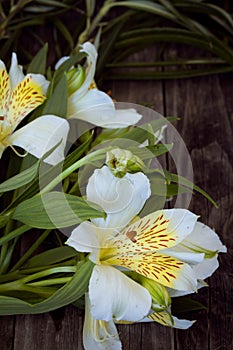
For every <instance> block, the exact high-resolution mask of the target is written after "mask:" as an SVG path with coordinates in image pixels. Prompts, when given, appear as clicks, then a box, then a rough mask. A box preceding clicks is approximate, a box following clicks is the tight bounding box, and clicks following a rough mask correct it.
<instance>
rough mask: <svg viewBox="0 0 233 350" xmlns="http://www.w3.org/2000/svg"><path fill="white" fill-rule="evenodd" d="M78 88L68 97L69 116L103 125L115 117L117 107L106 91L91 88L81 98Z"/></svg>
mask: <svg viewBox="0 0 233 350" xmlns="http://www.w3.org/2000/svg"><path fill="white" fill-rule="evenodd" d="M79 90H80V89H78V90H77V91H76V92H74V93H73V94H72V95H71V96H70V97H69V99H68V111H67V115H68V118H69V119H70V118H76V119H80V120H84V121H86V122H89V123H92V124H94V125H98V126H102V125H103V124H104V123H106V120H107V122H108V121H109V120H110V121H111V120H113V119H114V115H115V108H114V103H113V101H112V99H111V98H110V97H109V96H108V95H107V94H105V93H104V92H102V91H100V90H97V89H91V90H88V91H87V92H86V94H85V95H84V96H82V97H81V98H79V97H78V96H77V95H78V94H79Z"/></svg>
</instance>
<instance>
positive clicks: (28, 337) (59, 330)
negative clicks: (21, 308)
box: [14, 306, 83, 350]
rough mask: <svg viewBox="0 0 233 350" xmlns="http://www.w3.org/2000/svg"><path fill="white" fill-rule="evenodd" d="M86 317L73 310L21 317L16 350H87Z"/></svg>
mask: <svg viewBox="0 0 233 350" xmlns="http://www.w3.org/2000/svg"><path fill="white" fill-rule="evenodd" d="M82 324H83V317H82V315H80V312H79V311H78V309H77V308H74V307H72V306H69V307H67V308H64V309H59V310H57V311H56V312H55V313H46V314H42V315H21V316H17V319H16V327H15V339H14V350H28V349H32V350H42V349H46V350H73V349H77V350H83V346H82Z"/></svg>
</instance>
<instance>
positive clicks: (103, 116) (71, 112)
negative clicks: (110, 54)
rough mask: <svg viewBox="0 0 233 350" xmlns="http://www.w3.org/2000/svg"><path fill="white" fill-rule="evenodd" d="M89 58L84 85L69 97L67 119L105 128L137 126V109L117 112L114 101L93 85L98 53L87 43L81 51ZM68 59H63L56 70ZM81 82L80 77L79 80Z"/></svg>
mask: <svg viewBox="0 0 233 350" xmlns="http://www.w3.org/2000/svg"><path fill="white" fill-rule="evenodd" d="M80 51H81V52H85V53H86V54H87V55H88V56H87V68H86V71H85V79H84V81H83V83H82V85H81V86H80V87H79V88H78V89H77V90H76V91H75V92H73V93H72V94H71V95H70V96H69V97H68V110H67V118H68V119H71V118H75V119H80V120H84V121H87V122H89V123H92V124H94V125H97V126H100V127H103V128H111V129H115V128H125V127H127V126H130V125H134V124H136V123H137V122H138V121H139V120H140V119H141V117H142V116H141V115H140V114H138V113H137V112H136V110H135V109H133V108H130V109H120V110H116V109H115V106H114V103H113V101H112V99H111V98H110V97H109V96H108V95H107V94H105V93H104V92H103V91H100V90H98V89H97V88H96V87H95V84H93V81H94V75H95V68H96V61H97V51H96V48H95V46H94V45H93V44H91V43H90V42H86V43H84V44H83V45H82V48H81V50H80ZM67 58H68V57H65V58H62V59H61V60H60V61H59V62H58V64H57V65H56V68H57V67H59V65H60V64H61V63H63V62H64V60H66V59H67ZM77 79H78V80H80V77H78V78H77Z"/></svg>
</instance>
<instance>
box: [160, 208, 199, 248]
mask: <svg viewBox="0 0 233 350" xmlns="http://www.w3.org/2000/svg"><path fill="white" fill-rule="evenodd" d="M160 213H161V214H163V216H164V219H165V220H168V221H169V223H168V226H167V229H166V234H170V235H171V236H173V237H174V238H175V245H177V244H178V243H179V242H181V241H182V242H183V240H184V238H185V237H187V236H188V235H190V233H191V232H192V231H193V229H194V226H195V224H196V222H197V218H198V216H197V215H195V214H193V213H192V212H191V211H189V210H187V209H163V210H160V211H157V212H156V213H155V214H157V215H159V214H160ZM172 250H173V248H172Z"/></svg>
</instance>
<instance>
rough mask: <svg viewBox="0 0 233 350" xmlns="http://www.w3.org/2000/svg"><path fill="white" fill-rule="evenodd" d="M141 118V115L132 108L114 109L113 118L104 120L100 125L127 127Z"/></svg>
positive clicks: (104, 126)
mask: <svg viewBox="0 0 233 350" xmlns="http://www.w3.org/2000/svg"><path fill="white" fill-rule="evenodd" d="M141 118H142V115H141V114H139V113H137V111H136V110H135V109H134V108H129V109H116V110H115V115H114V118H113V119H112V120H109V121H107V120H105V121H104V123H103V124H102V125H101V126H102V127H103V128H109V129H116V128H127V127H128V126H130V125H134V124H136V123H137V122H139V120H140V119H141Z"/></svg>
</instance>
